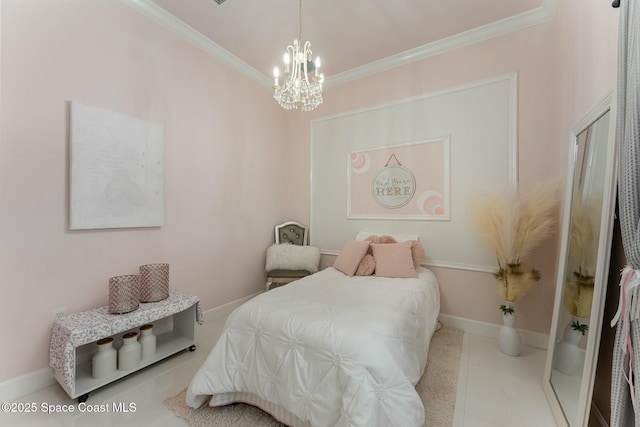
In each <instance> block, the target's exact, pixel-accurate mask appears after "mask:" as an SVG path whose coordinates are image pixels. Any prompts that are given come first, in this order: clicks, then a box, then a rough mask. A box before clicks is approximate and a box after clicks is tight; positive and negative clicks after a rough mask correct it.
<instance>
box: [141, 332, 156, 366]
mask: <svg viewBox="0 0 640 427" xmlns="http://www.w3.org/2000/svg"><path fill="white" fill-rule="evenodd" d="M138 342H139V343H140V347H141V357H142V360H147V359H150V358H152V357H153V356H154V355H155V354H156V336H155V335H154V334H153V325H142V326H141V327H140V339H139V340H138Z"/></svg>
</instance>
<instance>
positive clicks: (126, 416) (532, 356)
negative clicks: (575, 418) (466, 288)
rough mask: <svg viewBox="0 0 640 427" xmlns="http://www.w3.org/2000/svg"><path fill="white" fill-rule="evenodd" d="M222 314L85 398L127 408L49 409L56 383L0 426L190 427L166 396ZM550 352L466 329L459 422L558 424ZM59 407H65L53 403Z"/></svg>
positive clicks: (201, 353) (472, 426)
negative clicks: (547, 392) (547, 374)
mask: <svg viewBox="0 0 640 427" xmlns="http://www.w3.org/2000/svg"><path fill="white" fill-rule="evenodd" d="M223 324H224V319H219V320H216V321H214V322H210V323H208V324H207V325H205V326H201V327H200V326H199V327H198V328H197V333H196V342H197V346H198V348H197V350H196V351H195V352H193V353H189V352H183V353H181V354H179V355H177V356H174V357H172V358H169V359H167V360H165V361H164V362H162V363H158V364H156V365H154V366H151V367H149V368H146V369H144V370H142V371H140V372H138V373H136V374H133V375H130V376H129V377H127V378H125V379H122V380H120V381H117V382H115V383H112V384H111V385H109V386H107V387H103V388H102V389H99V390H96V391H94V392H92V393H91V394H90V396H89V400H88V401H87V403H88V404H89V405H90V406H91V407H93V406H94V405H95V406H97V409H98V410H100V409H101V407H100V406H98V405H105V406H108V407H112V404H113V403H116V404H118V403H123V404H124V406H128V405H129V404H131V403H133V404H135V411H131V412H128V413H115V412H113V411H111V412H109V413H100V412H91V413H90V412H85V413H78V410H77V406H76V405H74V406H75V407H76V408H75V409H76V410H75V412H74V413H63V412H55V413H50V414H47V413H46V412H45V411H43V405H44V406H45V407H47V406H48V405H69V404H75V401H72V400H71V399H69V397H68V396H67V395H66V393H65V392H64V391H63V390H62V388H61V387H60V386H59V385H58V384H57V383H56V384H53V385H51V386H48V387H46V388H44V389H42V390H39V391H37V392H35V393H32V394H29V395H27V396H24V397H22V398H20V399H17V400H16V402H23V403H35V404H36V406H37V411H36V412H35V413H23V414H12V413H10V414H7V413H2V412H0V426H4V425H20V426H61V427H62V426H64V427H67V426H73V427H82V426H87V427H89V426H90V427H95V426H118V427H128V426H132V427H133V426H135V427H139V426H158V427H173V426H176V427H184V426H185V425H186V424H185V423H184V421H182V420H181V419H179V418H177V417H175V416H174V415H173V414H172V413H171V412H169V411H168V410H167V409H166V408H165V407H164V405H163V404H162V400H163V399H164V398H166V397H168V396H172V395H175V394H177V393H178V392H179V391H180V390H182V388H184V387H185V386H186V385H187V384H188V383H189V381H190V380H191V378H192V376H193V375H194V374H195V372H196V370H197V369H198V368H199V367H200V365H201V364H202V363H203V361H204V359H205V358H206V356H207V354H208V353H209V351H210V350H211V348H212V347H213V345H214V344H215V341H216V340H217V339H218V336H219V335H220V331H221V330H222V326H223ZM545 357H546V352H545V351H543V350H538V349H534V348H528V347H525V349H524V351H523V354H522V355H521V356H520V357H509V356H505V355H503V354H502V353H500V351H499V350H498V348H497V342H496V340H495V339H492V338H486V337H482V336H479V335H473V334H465V336H464V342H463V348H462V355H461V360H460V373H459V378H458V390H457V399H456V409H455V414H454V423H453V424H454V426H455V427H486V426H491V427H497V426H514V425H517V426H519V427H527V426H532V427H534V426H535V427H547V426H548V427H554V426H555V423H554V421H553V416H552V413H551V409H550V408H549V406H548V404H547V401H546V398H545V396H544V392H543V390H542V384H541V378H542V373H543V371H544V364H545ZM55 410H58V411H59V410H61V408H55Z"/></svg>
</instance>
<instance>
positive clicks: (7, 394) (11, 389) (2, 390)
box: [0, 368, 56, 402]
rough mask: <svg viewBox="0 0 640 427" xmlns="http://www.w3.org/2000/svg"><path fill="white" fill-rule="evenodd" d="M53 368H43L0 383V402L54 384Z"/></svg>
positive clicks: (8, 400)
mask: <svg viewBox="0 0 640 427" xmlns="http://www.w3.org/2000/svg"><path fill="white" fill-rule="evenodd" d="M55 382H56V379H55V378H54V377H53V369H51V368H43V369H38V370H37V371H33V372H29V373H26V374H24V375H20V376H19V377H15V378H11V379H10V380H7V381H3V382H2V383H0V402H10V401H12V400H14V399H18V398H19V397H22V396H25V395H27V394H31V393H34V392H36V391H38V390H40V389H43V388H45V387H48V386H50V385H51V384H54V383H55Z"/></svg>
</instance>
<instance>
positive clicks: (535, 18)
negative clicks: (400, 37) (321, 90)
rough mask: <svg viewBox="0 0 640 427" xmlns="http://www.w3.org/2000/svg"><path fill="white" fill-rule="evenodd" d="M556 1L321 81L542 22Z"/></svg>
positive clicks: (333, 82)
mask: <svg viewBox="0 0 640 427" xmlns="http://www.w3.org/2000/svg"><path fill="white" fill-rule="evenodd" d="M558 1H559V0H543V2H542V5H540V6H539V7H537V8H536V9H532V10H529V11H527V12H522V13H520V14H518V15H514V16H510V17H508V18H505V19H502V20H500V21H496V22H492V23H491V24H487V25H483V26H482V27H478V28H474V29H472V30H469V31H465V32H464V33H460V34H456V35H454V36H451V37H447V38H444V39H440V40H437V41H435V42H432V43H427V44H425V45H422V46H418V47H416V48H414V49H409V50H406V51H404V52H400V53H398V54H396V55H392V56H389V57H387V58H383V59H381V60H379V61H374V62H370V63H368V64H365V65H363V66H361V67H357V68H354V69H351V70H348V71H345V72H343V73H339V74H336V75H334V76H330V77H328V78H327V79H326V80H325V87H330V86H337V85H340V84H343V83H346V82H349V81H352V80H356V79H360V78H362V77H366V76H370V75H373V74H377V73H380V72H383V71H387V70H390V69H392V68H396V67H399V66H402V65H406V64H410V63H412V62H416V61H420V60H422V59H425V58H429V57H431V56H435V55H439V54H442V53H445V52H449V51H452V50H455V49H459V48H461V47H464V46H469V45H471V44H474V43H477V42H481V41H484V40H489V39H491V38H494V37H498V36H501V35H504V34H508V33H510V32H512V31H518V30H521V29H523V28H527V27H530V26H532V25H537V24H542V23H544V22H547V21H550V20H551V19H553V16H554V14H555V11H556V8H557V6H558Z"/></svg>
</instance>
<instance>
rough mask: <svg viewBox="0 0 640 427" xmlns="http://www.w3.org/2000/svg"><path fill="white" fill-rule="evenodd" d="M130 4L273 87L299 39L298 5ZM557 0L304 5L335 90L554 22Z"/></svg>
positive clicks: (231, 0) (252, 1)
mask: <svg viewBox="0 0 640 427" xmlns="http://www.w3.org/2000/svg"><path fill="white" fill-rule="evenodd" d="M123 1H125V3H128V4H129V5H131V6H132V7H136V8H138V9H141V10H142V11H143V13H147V14H148V15H153V16H152V18H153V19H156V20H158V21H167V22H168V21H172V22H169V23H167V22H164V24H165V25H167V26H169V27H170V28H171V29H172V30H173V31H176V32H179V31H177V30H176V28H177V27H180V26H182V27H183V30H182V31H183V33H184V32H186V33H190V34H191V37H194V35H195V37H196V38H197V39H198V42H197V43H196V44H210V46H209V47H210V49H209V50H213V51H215V52H218V53H221V54H222V56H226V57H227V62H232V63H234V64H235V65H236V66H237V67H240V68H244V72H245V74H251V75H252V77H253V78H255V79H258V80H261V81H263V82H266V80H267V79H268V81H271V75H272V70H273V68H274V66H276V65H277V66H281V61H282V55H283V53H284V51H285V48H286V46H287V45H288V44H291V43H292V42H293V39H294V38H297V37H298V30H299V1H298V0H225V1H224V2H223V3H222V5H218V4H217V3H216V1H214V0H180V1H176V0H123ZM557 1H558V0H517V1H514V0H482V1H479V0H303V2H302V38H303V39H304V40H309V41H310V42H311V48H312V50H313V55H314V57H315V56H321V57H322V65H323V66H322V68H323V72H324V74H325V76H326V78H327V83H328V84H329V83H330V82H331V79H332V78H333V79H334V80H339V79H342V80H345V81H346V80H350V79H352V78H355V77H354V75H355V74H358V73H359V74H362V73H363V72H364V73H365V74H366V71H365V70H366V69H367V68H369V69H370V70H371V72H377V71H381V68H382V69H383V68H385V67H386V68H391V67H393V66H397V65H400V63H402V62H403V61H404V62H407V61H411V60H416V59H420V58H421V57H426V56H430V55H431V54H434V52H436V53H437V52H438V51H439V49H440V48H439V47H438V46H445V47H446V46H447V45H452V44H453V48H455V47H460V46H459V45H460V44H462V45H464V44H470V43H472V42H475V41H478V40H481V39H486V38H490V37H493V36H495V35H498V34H503V33H505V32H508V31H513V30H514V29H518V28H522V27H524V26H528V25H533V24H536V23H539V22H542V21H545V20H548V19H551V17H552V16H553V12H554V10H555V5H556V4H557ZM161 23H163V22H161ZM185 24H186V25H185ZM185 29H186V30H185ZM193 30H195V31H193ZM183 35H184V34H183ZM449 48H452V47H449ZM215 52H213V53H214V54H215ZM394 64H395V65H394ZM371 72H369V74H370V73H371Z"/></svg>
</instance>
